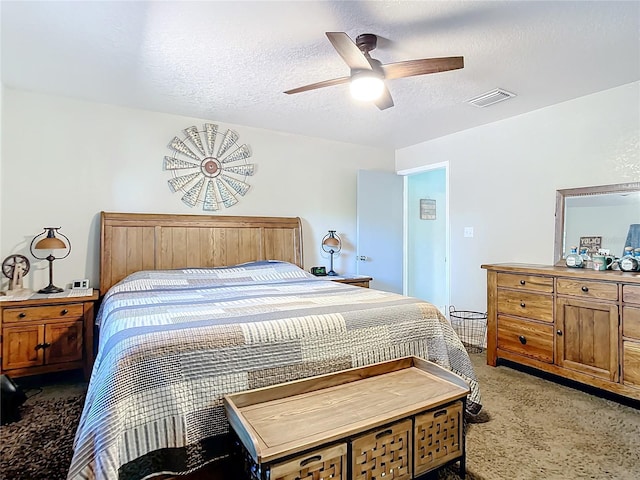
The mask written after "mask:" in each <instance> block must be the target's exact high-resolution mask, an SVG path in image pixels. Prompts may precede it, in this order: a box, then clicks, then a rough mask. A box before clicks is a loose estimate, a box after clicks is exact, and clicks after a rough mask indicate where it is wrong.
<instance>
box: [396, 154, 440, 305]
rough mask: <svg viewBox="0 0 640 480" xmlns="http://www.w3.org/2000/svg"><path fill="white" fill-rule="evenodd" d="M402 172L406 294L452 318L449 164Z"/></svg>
mask: <svg viewBox="0 0 640 480" xmlns="http://www.w3.org/2000/svg"><path fill="white" fill-rule="evenodd" d="M398 173H399V174H400V175H404V176H405V182H406V183H405V208H404V211H405V234H404V239H405V242H404V243H405V246H404V252H405V255H404V272H405V275H404V281H403V283H404V286H405V288H404V294H405V295H409V296H411V297H416V298H420V299H421V300H426V301H428V302H431V303H432V304H434V305H435V306H436V307H438V309H439V310H440V311H441V312H442V313H443V314H444V315H447V316H448V307H449V303H450V285H449V207H448V204H449V201H448V200H449V198H448V197H449V195H448V184H449V178H448V177H449V171H448V164H447V163H446V162H445V163H440V164H436V165H432V166H429V167H422V168H420V169H419V170H417V169H414V170H411V171H403V172H398Z"/></svg>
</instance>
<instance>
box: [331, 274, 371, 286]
mask: <svg viewBox="0 0 640 480" xmlns="http://www.w3.org/2000/svg"><path fill="white" fill-rule="evenodd" d="M327 278H328V279H329V280H331V281H332V282H338V283H348V284H349V285H354V286H356V287H364V288H369V282H370V281H371V280H373V278H371V277H368V276H367V275H350V274H345V275H339V276H337V277H333V276H330V277H327Z"/></svg>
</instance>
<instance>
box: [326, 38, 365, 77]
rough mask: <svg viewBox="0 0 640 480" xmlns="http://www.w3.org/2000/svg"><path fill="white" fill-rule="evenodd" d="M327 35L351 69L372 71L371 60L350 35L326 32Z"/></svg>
mask: <svg viewBox="0 0 640 480" xmlns="http://www.w3.org/2000/svg"><path fill="white" fill-rule="evenodd" d="M326 35H327V38H328V39H329V41H330V42H331V44H332V45H333V48H335V49H336V51H337V52H338V53H339V54H340V56H341V57H342V59H343V60H344V61H345V63H346V64H347V65H349V68H351V69H352V70H372V68H371V64H370V63H369V60H367V57H365V56H364V53H362V51H361V50H360V49H359V48H358V46H357V45H356V44H355V43H353V40H351V38H349V35H347V34H346V33H344V32H326Z"/></svg>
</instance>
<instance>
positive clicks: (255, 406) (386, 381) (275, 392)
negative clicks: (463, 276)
mask: <svg viewBox="0 0 640 480" xmlns="http://www.w3.org/2000/svg"><path fill="white" fill-rule="evenodd" d="M469 391H470V390H469V386H468V385H467V384H466V382H465V381H464V380H463V379H462V378H460V377H459V376H457V375H455V374H454V373H452V372H450V371H448V370H446V369H443V368H441V367H439V366H437V365H435V364H434V363H431V362H427V361H426V360H423V359H420V358H417V357H405V358H401V359H398V360H391V361H388V362H382V363H377V364H374V365H370V366H366V367H360V368H352V369H349V370H344V371H341V372H336V373H331V374H326V375H320V376H317V377H312V378H308V379H303V380H298V381H294V382H288V383H283V384H280V385H274V386H270V387H265V388H260V389H255V390H249V391H245V392H240V393H236V394H232V395H227V396H225V398H224V404H225V409H226V413H227V417H228V419H229V423H230V425H231V428H232V429H233V431H234V432H235V433H236V435H237V436H238V438H239V440H240V442H241V443H242V445H243V447H244V450H245V455H246V456H247V457H248V459H249V462H250V463H251V466H252V468H251V471H252V473H251V475H250V476H251V477H252V480H253V479H255V480H267V479H269V480H294V479H297V480H303V479H320V478H323V479H338V480H347V479H349V480H365V479H366V480H369V479H384V480H398V479H401V480H404V479H412V478H415V477H417V476H419V475H422V474H424V473H427V472H430V471H433V470H435V469H437V468H440V467H442V466H444V465H445V464H449V463H453V462H457V461H459V462H460V472H461V475H462V477H463V478H464V472H465V445H464V411H465V405H466V398H467V395H468V394H469Z"/></svg>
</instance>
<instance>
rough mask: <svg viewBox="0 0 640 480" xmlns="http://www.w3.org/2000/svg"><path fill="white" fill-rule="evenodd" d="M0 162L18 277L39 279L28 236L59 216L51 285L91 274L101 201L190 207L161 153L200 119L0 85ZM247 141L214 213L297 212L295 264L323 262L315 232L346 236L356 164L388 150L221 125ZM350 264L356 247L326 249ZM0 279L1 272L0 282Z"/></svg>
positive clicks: (0, 219) (94, 274)
mask: <svg viewBox="0 0 640 480" xmlns="http://www.w3.org/2000/svg"><path fill="white" fill-rule="evenodd" d="M2 102H3V103H2V117H3V121H2V138H3V141H2V159H3V160H2V163H1V164H0V178H1V179H2V180H1V181H0V187H1V188H0V190H1V191H0V226H1V232H2V233H1V234H0V257H1V258H5V257H6V256H7V255H10V254H13V253H20V254H22V255H25V256H27V257H28V258H29V259H30V260H32V271H31V272H30V273H29V275H28V276H27V277H26V279H25V287H28V288H32V289H36V290H37V289H39V288H42V287H44V286H45V285H47V283H48V277H47V275H48V270H47V268H48V267H47V262H45V261H40V262H39V261H36V260H33V259H32V257H31V255H30V254H29V253H28V251H29V250H28V248H29V243H30V242H31V240H32V238H33V237H34V236H35V235H37V234H39V233H40V232H41V231H42V229H43V227H47V226H53V227H62V229H61V232H63V233H64V234H66V235H67V236H68V237H69V238H70V240H71V242H72V249H73V250H72V253H71V255H70V256H69V257H68V258H66V259H64V260H60V261H58V262H54V284H56V285H58V286H63V285H64V284H65V283H69V282H70V281H71V280H73V279H77V278H89V279H90V280H91V282H92V285H97V283H98V274H99V264H98V254H99V214H100V211H102V210H105V211H114V212H145V213H186V214H199V213H204V212H202V210H200V209H198V207H196V208H190V207H188V206H187V205H185V204H184V203H183V202H182V201H181V200H180V198H181V195H180V194H178V193H172V192H171V191H170V190H169V188H168V186H167V180H168V179H169V178H171V174H170V172H166V171H163V169H162V160H163V157H164V156H165V155H170V154H171V152H170V150H169V149H168V148H167V144H168V143H169V142H170V141H171V139H172V138H173V137H174V136H179V137H183V135H182V133H181V132H182V129H184V128H186V127H189V126H191V125H196V126H198V128H201V127H202V124H203V123H204V122H213V123H216V120H215V119H206V120H203V119H197V118H189V117H180V116H175V115H166V114H161V113H155V112H149V111H142V110H132V109H127V108H121V107H117V106H110V105H101V104H95V103H87V102H81V101H76V100H70V99H66V98H62V97H55V96H47V95H39V94H33V93H28V92H25V91H20V90H15V89H10V88H5V89H4V96H3V99H2ZM227 128H231V129H234V130H236V131H237V132H238V133H239V135H240V139H239V143H247V144H249V145H250V146H251V149H252V151H253V155H252V157H251V161H252V162H253V163H255V164H256V165H257V171H256V174H255V176H253V177H250V181H249V183H250V184H251V186H252V187H251V189H250V190H249V192H248V193H247V195H246V196H245V197H244V198H241V200H240V202H239V203H238V204H237V205H235V206H233V207H231V208H228V209H223V210H221V211H220V214H223V215H257V216H299V217H301V218H302V220H303V232H304V239H303V245H304V254H305V257H304V265H305V268H307V269H309V268H310V267H311V266H315V265H328V264H329V260H328V258H324V257H322V256H323V255H325V256H326V254H324V253H323V252H321V250H320V240H321V239H322V236H323V235H324V234H325V233H326V232H327V230H329V229H335V230H337V231H338V233H339V234H340V235H341V236H342V237H343V238H344V239H345V240H348V242H345V243H347V244H351V245H353V244H355V232H356V218H355V217H356V175H357V170H358V169H378V170H387V171H393V169H394V156H393V151H390V150H389V151H385V150H381V149H376V148H368V147H364V146H358V145H352V144H347V143H339V142H330V141H325V140H320V139H316V138H310V137H303V136H298V135H289V134H284V133H279V132H274V131H269V130H262V129H255V128H248V127H244V126H238V125H230V124H223V123H220V124H219V129H221V130H226V129H227ZM335 267H336V269H339V271H341V272H353V271H355V252H354V251H352V250H349V249H348V248H347V249H344V250H343V252H342V253H341V256H340V257H339V258H337V259H336V260H335ZM6 287H7V282H6V279H4V278H3V283H2V285H1V287H0V288H2V289H5V288H6Z"/></svg>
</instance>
